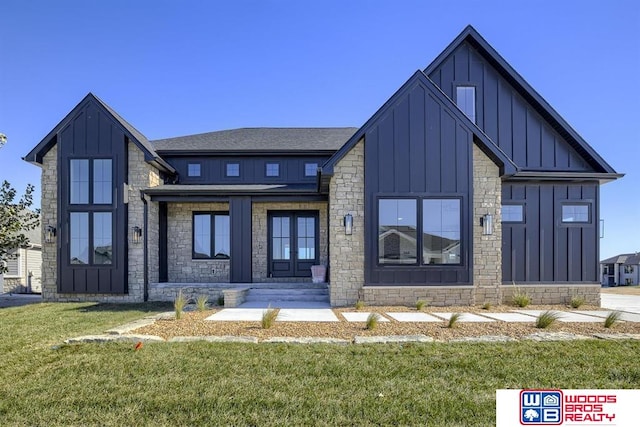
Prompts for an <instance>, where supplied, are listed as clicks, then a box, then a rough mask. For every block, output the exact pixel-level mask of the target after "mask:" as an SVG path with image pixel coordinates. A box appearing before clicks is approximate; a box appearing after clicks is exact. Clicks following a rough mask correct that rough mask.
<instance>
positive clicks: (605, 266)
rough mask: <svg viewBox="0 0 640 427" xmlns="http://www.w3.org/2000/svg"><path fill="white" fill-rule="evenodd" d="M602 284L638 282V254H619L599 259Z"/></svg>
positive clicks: (639, 265) (626, 284)
mask: <svg viewBox="0 0 640 427" xmlns="http://www.w3.org/2000/svg"><path fill="white" fill-rule="evenodd" d="M600 278H601V282H600V283H601V284H602V286H621V285H622V286H629V285H639V284H640V254H639V253H638V252H635V253H631V254H620V255H616V256H614V257H611V258H607V259H605V260H602V261H600Z"/></svg>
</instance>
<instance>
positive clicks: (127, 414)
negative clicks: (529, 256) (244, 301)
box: [0, 304, 640, 426]
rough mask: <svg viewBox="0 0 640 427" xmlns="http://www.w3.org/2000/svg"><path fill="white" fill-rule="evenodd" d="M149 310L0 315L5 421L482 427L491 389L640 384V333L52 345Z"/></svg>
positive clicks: (85, 307)
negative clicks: (483, 339) (544, 338)
mask: <svg viewBox="0 0 640 427" xmlns="http://www.w3.org/2000/svg"><path fill="white" fill-rule="evenodd" d="M110 309H113V311H111V310H110ZM158 310H166V307H164V308H162V307H159V306H142V305H135V306H122V305H118V306H108V305H103V306H92V305H90V304H39V305H32V306H27V307H21V308H8V309H2V310H0V336H2V338H3V339H2V340H1V341H0V396H1V398H0V425H3V426H6V425H333V424H340V425H372V424H378V425H398V424H400V425H425V424H428V425H429V426H463V425H465V426H467V425H468V426H483V425H487V426H489V425H494V423H495V414H494V407H495V390H496V389H497V388H523V387H527V388H548V387H553V388H556V387H563V388H640V365H638V363H637V360H636V359H637V358H636V357H635V355H637V354H640V342H637V341H635V342H632V341H623V342H603V341H595V340H589V341H575V342H570V343H533V342H518V343H508V344H445V343H435V344H405V345H371V346H362V345H348V346H337V345H283V344H257V345H256V344H212V343H204V342H203V343H189V344H179V343H175V344H168V343H162V344H146V345H145V346H144V347H143V348H142V349H141V350H139V351H137V352H135V351H134V350H133V346H132V345H129V344H83V345H73V346H62V347H60V348H58V349H52V348H51V346H52V345H54V344H59V343H60V342H61V341H62V340H63V339H64V338H68V337H72V336H77V335H82V334H87V333H95V332H101V331H104V330H105V329H108V328H109V327H112V326H115V325H117V324H121V323H124V322H126V321H128V320H131V319H134V318H138V317H142V316H143V312H145V311H151V312H153V311H158Z"/></svg>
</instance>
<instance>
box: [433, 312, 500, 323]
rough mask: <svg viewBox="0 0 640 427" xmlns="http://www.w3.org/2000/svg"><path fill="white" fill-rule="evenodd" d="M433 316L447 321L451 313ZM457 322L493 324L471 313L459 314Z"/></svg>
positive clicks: (490, 320) (491, 320) (487, 319)
mask: <svg viewBox="0 0 640 427" xmlns="http://www.w3.org/2000/svg"><path fill="white" fill-rule="evenodd" d="M432 314H433V315H434V316H438V317H442V318H443V319H445V320H449V319H450V318H451V315H452V314H453V313H432ZM458 321H459V322H495V320H493V319H489V318H486V317H483V316H478V315H477V314H473V313H461V315H460V319H458Z"/></svg>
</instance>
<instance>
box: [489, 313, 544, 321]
mask: <svg viewBox="0 0 640 427" xmlns="http://www.w3.org/2000/svg"><path fill="white" fill-rule="evenodd" d="M483 316H487V317H490V318H492V319H495V320H500V321H502V322H523V323H524V322H535V321H536V318H535V317H534V316H527V315H526V314H522V313H487V314H483Z"/></svg>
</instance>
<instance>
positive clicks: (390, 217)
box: [378, 199, 418, 264]
mask: <svg viewBox="0 0 640 427" xmlns="http://www.w3.org/2000/svg"><path fill="white" fill-rule="evenodd" d="M416 206H417V205H416V200H415V199H380V200H378V221H379V222H378V224H379V225H378V262H379V263H380V264H415V263H417V254H418V244H417V210H416Z"/></svg>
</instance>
